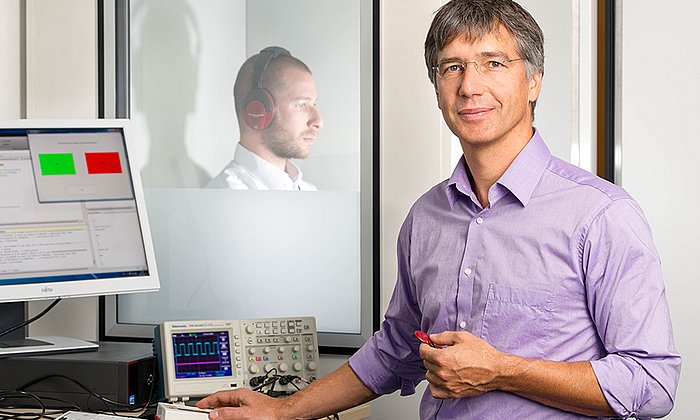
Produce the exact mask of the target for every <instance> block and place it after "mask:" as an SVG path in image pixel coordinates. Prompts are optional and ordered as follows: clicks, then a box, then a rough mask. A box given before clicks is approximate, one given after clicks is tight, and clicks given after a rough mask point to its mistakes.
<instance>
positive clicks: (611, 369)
mask: <svg viewBox="0 0 700 420" xmlns="http://www.w3.org/2000/svg"><path fill="white" fill-rule="evenodd" d="M591 366H592V367H593V371H594V372H595V375H596V379H597V380H598V384H599V385H600V389H601V390H602V391H603V395H604V396H605V399H606V400H607V401H608V404H610V408H612V410H613V411H614V412H615V414H617V415H618V416H620V417H621V418H623V419H626V418H630V417H637V416H638V415H641V410H642V409H643V408H644V405H645V404H647V403H648V402H649V401H650V400H651V398H652V396H653V393H652V391H651V389H650V388H649V384H648V381H647V373H646V371H645V370H644V369H643V368H642V366H641V365H639V364H638V363H637V362H635V361H634V360H632V359H627V358H624V357H622V356H619V355H614V354H611V355H608V356H607V357H605V358H603V359H600V360H594V361H591ZM640 418H642V417H640Z"/></svg>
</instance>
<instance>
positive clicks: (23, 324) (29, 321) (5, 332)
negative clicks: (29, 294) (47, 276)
mask: <svg viewBox="0 0 700 420" xmlns="http://www.w3.org/2000/svg"><path fill="white" fill-rule="evenodd" d="M60 301H61V298H58V299H56V300H54V301H53V302H51V305H49V306H47V307H46V309H44V310H43V311H41V313H40V314H39V315H37V316H35V317H33V318H31V319H28V320H26V321H24V322H22V323H20V324H17V325H15V326H14V327H10V328H8V329H6V330H5V331H3V332H0V337H2V336H3V335H7V334H9V333H11V332H12V331H17V330H18V329H20V328H24V327H25V326H27V325H29V324H31V323H32V322H34V321H36V320H37V319H39V318H41V317H42V316H44V315H46V314H47V313H48V312H49V311H50V310H51V309H53V307H54V306H56V305H58V302H60Z"/></svg>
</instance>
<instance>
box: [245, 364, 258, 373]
mask: <svg viewBox="0 0 700 420" xmlns="http://www.w3.org/2000/svg"><path fill="white" fill-rule="evenodd" d="M248 371H249V372H250V373H252V374H256V373H258V372H260V368H259V367H258V365H250V367H248Z"/></svg>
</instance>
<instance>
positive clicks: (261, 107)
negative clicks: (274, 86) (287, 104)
mask: <svg viewBox="0 0 700 420" xmlns="http://www.w3.org/2000/svg"><path fill="white" fill-rule="evenodd" d="M284 55H286V56H290V57H291V54H290V53H289V51H287V50H285V49H284V48H281V47H267V48H265V49H263V50H262V51H260V53H258V56H257V57H256V58H255V63H254V64H253V88H252V90H251V91H250V93H249V94H248V96H247V97H246V98H245V107H244V112H243V120H244V121H245V123H246V125H248V127H250V128H252V129H253V130H264V129H265V128H267V127H269V126H270V123H272V119H273V118H274V116H275V98H273V97H272V94H271V93H270V91H269V90H267V89H265V88H263V87H262V76H263V73H265V69H266V68H267V65H268V64H270V62H271V61H272V60H274V59H275V58H277V57H279V56H284Z"/></svg>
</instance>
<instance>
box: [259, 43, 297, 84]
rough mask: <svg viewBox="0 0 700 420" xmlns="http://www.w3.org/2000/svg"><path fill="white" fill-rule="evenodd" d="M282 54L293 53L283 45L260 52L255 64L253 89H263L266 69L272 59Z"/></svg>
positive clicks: (288, 54)
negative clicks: (263, 77)
mask: <svg viewBox="0 0 700 420" xmlns="http://www.w3.org/2000/svg"><path fill="white" fill-rule="evenodd" d="M280 56H289V57H291V56H292V54H290V53H289V51H288V50H286V49H284V48H282V47H267V48H264V49H263V50H261V51H260V53H258V56H257V58H256V59H255V63H254V64H253V89H262V76H263V73H265V69H267V66H268V65H269V64H270V62H271V61H272V60H274V59H275V58H277V57H280Z"/></svg>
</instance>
